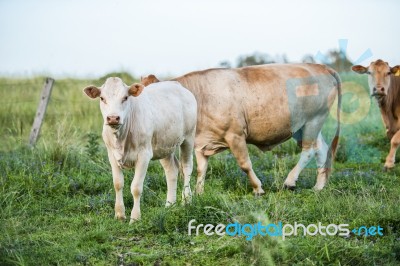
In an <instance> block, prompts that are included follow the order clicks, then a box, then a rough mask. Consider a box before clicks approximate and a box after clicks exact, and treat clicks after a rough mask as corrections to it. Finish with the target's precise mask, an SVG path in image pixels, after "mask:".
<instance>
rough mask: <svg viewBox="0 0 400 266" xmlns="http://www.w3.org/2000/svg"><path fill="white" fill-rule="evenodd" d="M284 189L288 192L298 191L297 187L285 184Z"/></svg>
mask: <svg viewBox="0 0 400 266" xmlns="http://www.w3.org/2000/svg"><path fill="white" fill-rule="evenodd" d="M283 188H285V189H287V190H291V191H294V190H295V189H296V186H291V185H286V184H284V185H283Z"/></svg>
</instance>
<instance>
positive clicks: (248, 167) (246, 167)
mask: <svg viewBox="0 0 400 266" xmlns="http://www.w3.org/2000/svg"><path fill="white" fill-rule="evenodd" d="M226 141H227V143H228V145H229V148H230V149H231V151H232V154H233V156H235V158H236V161H237V162H238V164H239V166H240V168H241V169H242V170H243V171H244V172H245V173H246V174H247V176H248V177H249V180H250V184H251V186H252V187H253V193H254V194H255V195H262V194H265V192H264V190H263V189H262V187H261V181H260V179H258V177H257V176H256V174H255V173H254V171H253V166H252V163H251V161H250V157H249V151H248V150H247V145H246V139H245V138H244V136H238V135H233V136H230V137H229V138H226Z"/></svg>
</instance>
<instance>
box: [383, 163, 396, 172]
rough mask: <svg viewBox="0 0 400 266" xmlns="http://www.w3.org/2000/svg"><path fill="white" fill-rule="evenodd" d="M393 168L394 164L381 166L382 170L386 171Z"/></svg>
mask: <svg viewBox="0 0 400 266" xmlns="http://www.w3.org/2000/svg"><path fill="white" fill-rule="evenodd" d="M393 168H394V164H385V165H384V166H383V171H384V172H388V171H390V170H392V169H393Z"/></svg>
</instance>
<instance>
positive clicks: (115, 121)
mask: <svg viewBox="0 0 400 266" xmlns="http://www.w3.org/2000/svg"><path fill="white" fill-rule="evenodd" d="M119 121H120V117H119V116H117V115H110V116H107V124H108V125H110V126H115V125H119Z"/></svg>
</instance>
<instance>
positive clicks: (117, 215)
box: [114, 214, 126, 221]
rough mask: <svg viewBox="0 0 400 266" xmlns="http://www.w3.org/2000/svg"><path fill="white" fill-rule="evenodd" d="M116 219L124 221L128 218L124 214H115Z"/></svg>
mask: <svg viewBox="0 0 400 266" xmlns="http://www.w3.org/2000/svg"><path fill="white" fill-rule="evenodd" d="M114 218H115V219H117V220H120V221H123V220H125V219H126V216H125V215H124V214H115V216H114Z"/></svg>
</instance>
